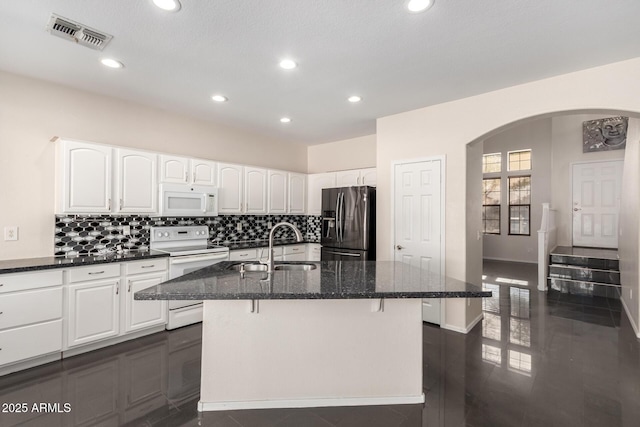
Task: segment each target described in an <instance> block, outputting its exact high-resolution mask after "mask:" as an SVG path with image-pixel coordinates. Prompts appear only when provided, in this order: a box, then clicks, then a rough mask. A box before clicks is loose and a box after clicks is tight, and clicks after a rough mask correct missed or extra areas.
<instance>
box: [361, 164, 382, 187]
mask: <svg viewBox="0 0 640 427" xmlns="http://www.w3.org/2000/svg"><path fill="white" fill-rule="evenodd" d="M377 184H378V170H377V169H376V168H367V169H360V185H369V186H371V187H375V186H376V185H377Z"/></svg>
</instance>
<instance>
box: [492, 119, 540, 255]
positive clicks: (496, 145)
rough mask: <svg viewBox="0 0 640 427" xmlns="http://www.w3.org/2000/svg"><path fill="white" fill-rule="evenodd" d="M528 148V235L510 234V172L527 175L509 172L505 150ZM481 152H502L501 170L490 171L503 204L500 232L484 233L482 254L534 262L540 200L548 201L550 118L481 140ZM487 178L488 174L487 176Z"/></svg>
mask: <svg viewBox="0 0 640 427" xmlns="http://www.w3.org/2000/svg"><path fill="white" fill-rule="evenodd" d="M529 148H530V149H531V150H532V151H531V157H532V159H531V167H532V169H531V171H529V172H530V175H531V217H530V231H531V235H529V236H512V235H509V185H508V179H507V177H508V176H510V175H526V174H529V172H527V171H522V172H516V173H509V172H508V171H507V162H508V158H507V155H506V153H507V152H508V151H513V150H523V149H529ZM484 153H485V154H488V153H502V154H503V155H502V161H503V164H502V166H503V167H502V172H501V173H500V174H495V175H494V174H492V175H491V177H494V176H495V177H500V178H502V179H501V189H502V206H501V216H500V232H501V233H500V235H493V234H487V235H485V236H484V242H483V247H484V252H483V256H484V257H485V258H489V259H500V260H507V261H518V262H532V263H535V262H537V258H538V233H537V231H538V229H539V228H540V222H541V221H542V203H545V202H550V201H551V159H550V155H551V119H541V120H534V121H531V122H527V123H523V124H521V125H519V126H516V127H514V128H510V129H507V130H505V131H504V132H500V133H499V134H497V135H494V136H492V137H491V138H487V139H486V140H485V141H484ZM487 177H489V175H487Z"/></svg>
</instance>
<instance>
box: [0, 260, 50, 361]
mask: <svg viewBox="0 0 640 427" xmlns="http://www.w3.org/2000/svg"><path fill="white" fill-rule="evenodd" d="M0 284H1V285H2V286H0V314H1V316H0V368H2V369H0V371H2V372H3V373H4V372H6V373H8V372H11V371H12V370H16V369H15V368H6V366H7V365H14V364H17V363H20V362H23V361H26V360H29V359H34V358H37V357H39V356H44V355H47V354H55V353H57V352H60V351H61V349H62V271H44V272H33V273H18V274H5V275H2V276H0ZM5 368H6V369H5Z"/></svg>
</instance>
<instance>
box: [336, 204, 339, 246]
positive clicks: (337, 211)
mask: <svg viewBox="0 0 640 427" xmlns="http://www.w3.org/2000/svg"><path fill="white" fill-rule="evenodd" d="M336 240H337V241H338V242H339V241H340V193H338V195H337V196H336Z"/></svg>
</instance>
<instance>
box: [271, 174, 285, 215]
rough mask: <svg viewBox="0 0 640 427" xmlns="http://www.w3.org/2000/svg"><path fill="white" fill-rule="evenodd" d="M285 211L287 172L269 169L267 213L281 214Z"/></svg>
mask: <svg viewBox="0 0 640 427" xmlns="http://www.w3.org/2000/svg"><path fill="white" fill-rule="evenodd" d="M286 212H287V173H286V172H283V171H274V170H270V171H269V213H270V214H283V213H286Z"/></svg>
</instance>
